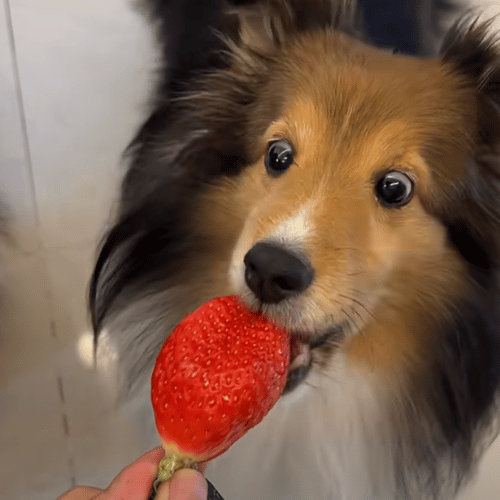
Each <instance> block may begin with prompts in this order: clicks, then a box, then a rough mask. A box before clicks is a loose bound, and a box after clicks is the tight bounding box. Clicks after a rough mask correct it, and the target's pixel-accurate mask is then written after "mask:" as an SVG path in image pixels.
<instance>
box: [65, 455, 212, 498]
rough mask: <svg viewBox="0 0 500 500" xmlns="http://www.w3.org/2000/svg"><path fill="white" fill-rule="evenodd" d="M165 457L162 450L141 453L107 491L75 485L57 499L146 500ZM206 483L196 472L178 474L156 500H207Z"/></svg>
mask: <svg viewBox="0 0 500 500" xmlns="http://www.w3.org/2000/svg"><path fill="white" fill-rule="evenodd" d="M163 456H164V451H163V449H162V448H161V447H158V448H155V449H153V450H151V451H149V452H148V453H146V454H144V455H143V456H142V457H141V458H139V459H138V460H136V461H135V462H134V463H133V464H131V465H129V466H128V467H126V468H125V469H123V470H122V471H121V472H120V474H118V476H117V477H116V478H115V479H114V480H113V482H112V483H111V484H110V485H109V487H108V488H107V489H106V490H101V489H99V488H91V487H87V486H78V487H77V488H74V489H72V490H70V491H68V492H67V493H65V494H64V495H62V496H60V497H59V498H58V499H57V500H125V499H126V500H148V498H149V494H150V492H151V486H152V484H153V480H154V479H155V477H156V470H157V467H158V464H159V463H160V460H161V459H162V458H163ZM206 498H207V482H206V481H205V479H204V477H203V476H202V475H201V474H200V473H199V472H197V471H195V470H191V469H184V470H179V471H177V472H176V473H175V474H174V475H173V477H172V479H170V480H169V481H168V482H166V483H163V484H161V485H160V487H159V488H158V494H157V496H156V500H206Z"/></svg>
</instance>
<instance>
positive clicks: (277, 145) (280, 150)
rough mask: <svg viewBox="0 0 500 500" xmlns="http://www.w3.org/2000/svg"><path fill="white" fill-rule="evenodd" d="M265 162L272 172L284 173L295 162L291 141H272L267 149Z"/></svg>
mask: <svg viewBox="0 0 500 500" xmlns="http://www.w3.org/2000/svg"><path fill="white" fill-rule="evenodd" d="M265 163H266V169H267V171H268V172H269V173H270V174H273V175H277V174H278V175H279V174H282V173H283V172H284V171H285V170H287V169H288V167H289V166H290V165H291V164H292V163H293V148H292V146H291V145H290V143H289V142H287V141H285V140H280V141H276V142H272V143H271V144H270V145H269V148H268V150H267V154H266V162H265Z"/></svg>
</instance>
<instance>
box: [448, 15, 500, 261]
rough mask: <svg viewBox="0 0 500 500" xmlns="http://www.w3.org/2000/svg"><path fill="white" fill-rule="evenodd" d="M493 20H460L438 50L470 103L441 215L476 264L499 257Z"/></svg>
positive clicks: (499, 84)
mask: <svg viewBox="0 0 500 500" xmlns="http://www.w3.org/2000/svg"><path fill="white" fill-rule="evenodd" d="M493 22H494V20H490V21H487V22H482V23H481V22H479V21H478V20H477V19H475V20H472V19H470V17H469V18H466V19H464V20H462V21H461V22H459V23H457V24H456V25H455V26H454V27H453V28H452V29H451V30H450V32H449V33H448V34H447V36H446V38H445V40H444V43H443V47H442V49H441V57H442V61H443V64H445V65H447V66H448V67H449V68H451V70H452V71H453V72H454V73H456V74H457V73H458V75H459V77H460V78H461V79H462V82H463V83H462V85H463V87H465V88H467V90H469V91H470V94H469V95H470V97H471V102H473V103H474V104H473V113H472V114H471V116H469V117H468V119H469V121H470V129H469V131H468V132H469V134H470V137H471V152H470V159H469V161H468V162H467V164H466V169H465V175H464V178H463V179H461V182H460V184H459V185H458V186H455V187H456V188H457V189H456V190H455V193H454V194H453V195H452V196H451V198H454V200H452V202H451V203H450V205H449V207H448V208H447V209H446V215H445V216H444V217H443V218H444V219H446V220H447V221H449V223H450V227H453V228H454V230H455V229H456V228H457V227H460V228H462V230H461V231H460V232H463V231H465V232H466V233H467V234H468V237H467V238H465V239H463V238H457V237H456V231H455V233H454V237H452V240H453V241H454V243H455V245H457V247H458V249H459V251H460V252H461V253H462V255H463V256H464V257H466V259H467V260H468V261H469V262H470V261H471V260H473V261H474V260H476V262H473V263H474V264H476V265H477V264H479V263H480V261H483V262H484V259H485V256H486V255H489V256H490V257H491V258H492V260H493V261H496V262H499V261H500V259H499V257H500V43H499V41H500V37H499V36H498V34H492V30H491V28H492V24H493ZM453 201H454V202H453ZM472 240H474V245H471V241H472ZM464 241H465V246H464V248H460V242H462V243H463V242H464ZM471 248H481V251H480V252H473V253H474V255H476V258H474V257H473V255H472V254H471V250H470V249H471ZM485 252H486V253H485ZM471 257H472V259H471ZM480 267H483V266H480Z"/></svg>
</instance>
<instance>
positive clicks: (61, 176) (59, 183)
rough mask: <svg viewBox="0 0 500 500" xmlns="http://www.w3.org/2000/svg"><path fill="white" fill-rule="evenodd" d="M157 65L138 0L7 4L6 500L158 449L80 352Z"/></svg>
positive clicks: (107, 474) (45, 493) (499, 487)
mask: <svg viewBox="0 0 500 500" xmlns="http://www.w3.org/2000/svg"><path fill="white" fill-rule="evenodd" d="M494 8H495V6H493V9H494ZM497 10H500V9H499V8H498V7H497ZM499 28H500V25H499ZM155 57H156V54H155V50H154V46H153V42H152V39H151V33H150V29H149V27H148V26H147V24H146V23H145V21H144V20H143V19H142V18H141V17H139V16H138V15H137V13H136V12H134V11H133V10H132V9H131V8H130V6H129V4H128V0H0V186H1V187H2V189H3V192H2V193H1V196H2V198H3V199H4V200H6V201H7V202H8V204H9V207H10V210H11V212H12V215H13V217H15V224H14V226H13V229H14V233H15V241H16V244H15V246H13V247H10V248H8V250H7V251H6V255H5V260H6V266H4V267H6V268H7V272H8V275H7V277H6V278H5V279H4V287H5V288H6V293H4V294H3V296H2V299H1V301H0V314H1V315H2V323H1V325H0V464H1V465H0V498H5V499H7V498H9V499H12V500H14V499H15V500H34V499H37V500H55V498H56V497H57V496H58V495H59V494H60V493H61V492H62V491H63V490H65V489H67V488H69V487H70V486H71V485H72V484H75V483H78V484H83V483H87V484H93V485H95V486H105V485H106V484H107V483H108V482H109V480H110V479H111V478H112V477H113V476H114V475H115V473H116V472H118V471H119V470H120V469H121V468H122V467H123V466H124V465H126V464H127V463H129V462H130V461H132V460H133V459H134V458H136V457H137V456H138V455H139V454H140V453H142V452H143V451H145V449H147V448H148V446H149V444H150V441H148V436H146V435H145V434H144V431H143V428H144V427H145V426H144V424H143V422H144V419H145V418H146V416H145V415H143V414H141V412H140V411H138V410H133V409H130V410H127V411H125V412H123V411H122V412H117V411H116V409H115V408H114V406H113V404H112V403H111V402H110V399H109V394H108V393H107V386H106V385H105V384H104V382H103V381H101V380H98V379H97V377H96V375H95V373H94V372H93V371H92V370H89V369H88V367H87V366H84V365H83V364H82V363H81V362H80V359H79V358H78V356H77V347H78V346H79V345H80V344H79V342H80V341H81V338H82V334H85V333H86V332H88V331H89V327H88V318H87V314H86V310H85V293H86V287H87V282H88V277H89V273H90V270H91V268H92V262H93V259H94V251H95V250H94V249H95V245H96V240H97V238H98V237H99V235H100V234H102V232H103V227H104V226H105V224H106V221H107V220H108V214H109V211H110V207H111V205H112V203H113V201H114V199H115V197H116V193H117V189H116V188H117V182H118V179H119V176H120V169H119V163H120V155H121V152H122V151H123V148H124V147H125V145H126V144H127V142H128V140H129V139H130V137H131V135H132V133H133V132H134V130H135V128H136V126H137V125H138V123H139V122H140V120H141V118H142V113H143V109H144V107H143V105H144V103H145V101H146V99H147V96H148V93H149V91H150V89H151V87H152V70H153V68H154V65H155ZM499 465H500V441H499V442H497V443H496V445H495V446H494V447H493V448H492V449H491V450H490V452H489V453H488V456H487V459H486V460H485V461H484V462H483V464H482V467H481V471H480V475H479V479H478V481H477V482H476V483H475V484H474V485H473V486H472V487H471V488H470V489H469V490H468V491H467V492H466V493H465V494H464V495H463V496H462V497H461V500H476V499H481V500H498V498H499V494H498V492H499V491H500V475H499V474H498V470H499Z"/></svg>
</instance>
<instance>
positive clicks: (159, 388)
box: [151, 297, 290, 462]
mask: <svg viewBox="0 0 500 500" xmlns="http://www.w3.org/2000/svg"><path fill="white" fill-rule="evenodd" d="M289 361H290V339H289V336H288V334H287V333H286V332H285V331H284V330H282V329H281V328H278V327H277V326H275V325H273V324H271V323H269V321H268V320H266V319H265V318H264V317H263V316H262V315H260V314H257V313H255V312H252V311H250V310H249V309H247V308H246V307H245V306H243V305H242V304H241V303H240V302H239V301H238V300H237V298H236V297H222V298H218V299H214V300H212V301H210V302H208V303H206V304H204V305H202V306H201V307H200V308H199V309H197V310H196V311H195V312H193V313H192V314H190V315H188V316H187V317H186V318H185V319H184V320H183V321H182V322H181V323H180V324H179V325H178V326H177V327H176V328H175V329H174V331H173V332H172V334H171V335H170V336H169V338H168V339H167V341H166V342H165V344H164V346H163V348H162V350H161V352H160V354H159V355H158V359H157V361H156V366H155V369H154V372H153V377H152V384H151V399H152V403H153V409H154V412H155V419H156V426H157V429H158V432H159V434H160V437H161V440H162V442H163V445H164V447H165V451H166V453H167V455H171V456H177V457H181V458H186V459H188V461H191V460H192V461H194V462H204V461H207V460H211V459H213V458H215V457H217V456H218V455H220V454H221V453H223V452H224V451H226V450H227V449H228V448H229V447H230V446H231V445H232V444H233V443H234V442H235V441H236V440H238V439H239V438H240V437H242V436H243V434H245V432H247V431H248V430H249V429H250V428H252V427H253V426H255V425H256V424H258V423H259V422H260V421H261V420H262V419H263V418H264V416H265V415H266V414H267V413H268V412H269V411H270V410H271V408H272V407H273V406H274V404H275V403H276V401H277V400H278V398H279V396H280V395H281V393H282V391H283V388H284V386H285V382H286V377H287V369H288V364H289Z"/></svg>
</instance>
